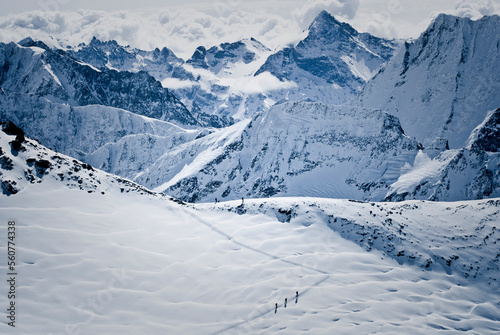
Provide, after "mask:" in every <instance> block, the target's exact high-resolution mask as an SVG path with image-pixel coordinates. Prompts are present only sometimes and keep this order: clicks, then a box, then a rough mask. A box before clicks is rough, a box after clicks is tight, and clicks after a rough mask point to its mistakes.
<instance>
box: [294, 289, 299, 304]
mask: <svg viewBox="0 0 500 335" xmlns="http://www.w3.org/2000/svg"><path fill="white" fill-rule="evenodd" d="M298 301H299V291H295V303H297V302H298Z"/></svg>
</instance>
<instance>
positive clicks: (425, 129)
mask: <svg viewBox="0 0 500 335" xmlns="http://www.w3.org/2000/svg"><path fill="white" fill-rule="evenodd" d="M499 45H500V17H499V16H498V15H493V16H485V17H483V18H481V19H479V20H477V21H472V20H470V19H467V18H459V17H455V16H450V15H444V14H441V15H439V16H438V17H437V18H436V19H435V20H434V22H433V23H432V24H431V25H430V26H429V28H428V29H427V30H426V31H425V32H424V33H422V35H421V36H420V37H419V38H418V39H417V40H415V41H414V42H411V43H406V44H405V47H404V48H403V49H402V50H401V51H400V52H399V53H398V54H397V55H396V56H394V58H393V59H392V60H391V61H390V62H389V63H388V65H387V66H386V67H385V68H384V69H383V71H382V72H381V73H379V74H378V75H377V76H376V77H375V78H373V79H372V80H371V81H370V82H368V83H367V85H366V87H365V88H364V89H363V91H362V92H361V94H360V96H359V102H358V103H359V104H361V105H362V106H365V107H369V108H381V109H383V110H386V111H387V112H388V113H391V114H393V115H395V116H397V117H398V118H399V119H400V120H401V124H402V126H403V128H404V129H405V131H406V132H407V134H408V135H409V136H412V137H416V138H417V140H418V141H420V142H422V143H423V144H424V146H428V145H429V144H430V143H431V142H432V141H433V140H434V139H435V138H436V137H441V138H446V139H448V142H449V145H450V147H451V148H452V149H459V148H462V147H464V146H465V145H466V144H467V143H466V140H467V138H468V137H469V135H470V132H471V131H472V130H473V129H474V128H475V127H476V126H477V125H479V124H480V123H481V122H483V120H484V118H485V117H486V114H487V112H488V111H490V110H492V109H496V108H498V107H499V106H500V96H499V95H498V92H499V91H500V81H499V80H498V78H499V76H500V57H499V54H500V49H499Z"/></svg>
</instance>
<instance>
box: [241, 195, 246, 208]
mask: <svg viewBox="0 0 500 335" xmlns="http://www.w3.org/2000/svg"><path fill="white" fill-rule="evenodd" d="M244 202H245V199H243V197H241V205H242V206H243V203H244Z"/></svg>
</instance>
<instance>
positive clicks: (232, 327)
mask: <svg viewBox="0 0 500 335" xmlns="http://www.w3.org/2000/svg"><path fill="white" fill-rule="evenodd" d="M184 213H186V214H188V215H189V216H191V217H192V218H193V219H195V220H196V221H198V222H199V223H201V224H203V225H205V226H207V227H208V228H209V229H210V230H212V231H214V232H216V233H217V234H219V235H221V236H223V237H224V238H226V239H227V240H229V241H231V242H233V243H234V244H237V245H239V246H240V247H242V248H245V249H247V250H251V251H253V252H256V253H259V254H261V255H264V256H266V257H269V258H271V259H274V260H278V261H281V262H283V263H287V264H290V265H293V266H297V267H300V268H303V269H307V270H311V271H314V272H317V273H320V274H322V275H324V277H323V278H321V279H320V280H318V281H317V282H315V283H314V284H313V285H311V286H310V287H308V288H307V289H305V290H303V291H299V295H300V296H303V295H304V294H306V293H308V292H309V291H310V290H311V289H313V288H315V287H318V286H319V285H321V284H322V283H323V282H325V281H326V280H328V279H329V278H330V277H331V275H332V274H331V273H330V272H328V271H323V270H321V269H317V268H313V267H311V266H307V265H303V264H300V263H297V262H294V261H290V260H287V259H284V258H282V257H280V256H276V255H273V254H270V253H268V252H266V251H263V250H259V249H257V248H254V247H252V246H250V245H248V244H246V243H243V242H240V241H238V240H236V239H235V238H234V237H233V236H231V235H230V234H228V233H226V232H224V231H223V230H221V229H219V228H217V227H216V226H215V225H214V224H212V223H210V222H208V221H207V220H205V219H203V218H201V217H199V216H198V215H196V214H194V213H192V212H191V210H187V211H184ZM288 298H289V300H290V301H291V300H292V299H293V298H295V296H293V297H288ZM282 306H283V304H278V307H282ZM274 311H275V307H272V308H266V309H262V310H261V311H260V312H258V313H257V314H256V315H254V316H252V317H249V318H247V319H245V320H242V321H240V322H238V323H235V324H233V325H230V326H228V327H225V328H222V329H219V330H217V331H215V332H213V333H210V335H218V334H222V333H224V332H226V331H228V330H231V329H234V328H237V327H239V326H241V325H243V324H245V323H248V322H251V321H254V320H256V319H258V318H261V317H263V316H264V315H266V314H269V313H272V312H274Z"/></svg>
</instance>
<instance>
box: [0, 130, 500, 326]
mask: <svg viewBox="0 0 500 335" xmlns="http://www.w3.org/2000/svg"><path fill="white" fill-rule="evenodd" d="M11 130H12V129H11ZM12 141H16V135H6V134H5V133H3V132H0V147H1V148H2V156H3V157H8V158H9V159H11V160H12V169H10V170H9V169H8V168H5V167H4V166H3V165H2V167H1V170H0V171H1V172H2V176H1V178H2V181H4V180H6V179H8V178H13V176H22V175H23V170H26V171H30V170H31V171H32V172H33V173H32V175H33V176H34V178H35V179H34V182H33V183H30V182H27V181H26V182H23V185H22V187H20V189H19V192H17V193H16V194H13V195H9V196H6V195H4V194H0V199H1V201H0V221H1V222H2V224H1V226H0V227H1V228H0V233H1V234H2V236H7V228H6V227H7V225H6V223H7V222H8V221H15V222H16V229H17V230H16V251H17V254H16V257H17V258H16V260H17V262H16V271H17V273H18V275H17V280H18V285H17V287H16V291H17V296H16V300H15V301H16V307H17V320H16V331H17V332H20V333H22V334H27V335H29V334H40V333H43V334H49V333H52V334H59V333H67V332H73V333H75V332H76V333H81V334H87V333H93V334H110V335H112V334H165V333H168V334H315V335H320V334H332V333H336V334H352V332H353V329H355V330H356V332H357V333H363V334H364V333H372V334H388V333H398V334H401V333H404V334H422V333H425V334H442V333H457V332H470V333H477V334H494V333H497V332H499V331H500V318H499V317H498V316H499V315H500V314H499V308H500V296H499V295H498V293H497V292H498V290H497V287H498V286H497V283H496V282H495V279H497V278H498V273H499V270H498V257H499V256H498V247H497V243H498V241H499V240H500V236H499V233H498V229H497V226H496V225H497V222H498V215H499V213H500V212H499V211H498V206H499V201H500V200H499V199H492V200H488V201H470V202H459V203H428V202H420V201H418V202H405V203H400V204H397V205H395V204H380V203H359V202H351V201H347V200H327V199H304V198H302V199H301V198H296V199H293V198H291V199H272V200H255V201H247V200H245V204H244V206H239V205H240V202H239V201H237V202H229V203H220V204H218V205H217V207H215V206H214V205H207V204H205V205H198V206H195V207H193V206H186V205H182V204H181V203H176V202H173V201H170V200H171V199H170V198H168V197H165V196H160V195H158V194H155V193H151V192H149V191H147V190H145V189H143V188H141V187H139V186H137V185H135V184H133V183H130V182H126V181H121V182H120V180H119V179H116V178H115V177H113V176H111V175H108V174H105V173H104V172H101V171H98V170H95V169H92V168H90V167H89V166H86V165H83V164H82V163H81V162H77V161H73V160H71V159H70V158H68V157H66V156H64V155H60V154H57V153H54V152H53V151H51V150H49V149H46V148H43V147H42V146H41V145H39V144H37V143H36V142H34V141H32V140H29V139H25V140H24V141H21V142H22V143H21V147H22V148H23V149H21V150H18V151H16V152H17V153H15V152H14V151H12V146H11V144H9V142H12ZM55 155H57V157H54V156H55ZM30 158H32V159H33V160H30ZM44 161H48V162H49V163H50V168H47V169H45V171H39V174H38V175H35V174H34V170H35V169H41V168H44V166H47V165H46V164H47V163H43V162H44ZM59 174H62V175H63V176H64V177H65V178H64V179H63V180H61V178H60V177H59ZM28 175H29V174H28ZM71 178H74V181H73V180H71ZM79 180H82V182H81V183H79V182H78V181H79ZM17 186H21V184H20V183H19V184H18V185H17ZM127 191H128V192H127ZM103 192H104V194H103ZM4 241H5V240H4V239H2V240H0V250H1V251H2V252H3V253H4V252H5V253H6V248H5V246H6V245H5V242H4ZM367 250H371V251H369V252H368V251H367ZM428 258H429V259H430V260H431V261H432V262H431V263H428ZM427 264H430V265H429V266H428V267H426V265H427ZM464 265H465V266H464ZM0 268H2V272H5V271H6V270H7V264H6V258H5V257H3V258H2V260H1V261H0ZM0 290H1V291H2V292H7V290H8V287H7V281H5V280H2V281H1V282H0ZM296 291H297V292H298V293H299V296H298V298H295V292H296ZM285 298H287V299H288V304H287V306H285V303H284V299H285ZM275 304H278V308H277V309H275ZM2 316H3V317H2V324H1V325H0V328H1V331H2V333H3V332H6V333H10V332H11V331H12V328H9V326H8V325H7V322H8V319H7V318H6V316H7V312H6V311H3V312H2Z"/></svg>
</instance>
